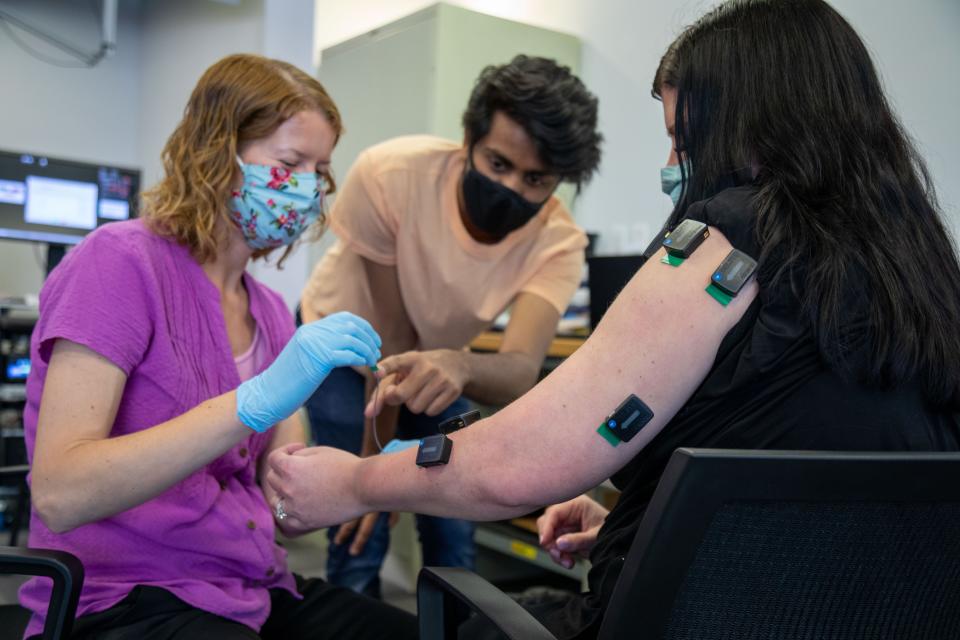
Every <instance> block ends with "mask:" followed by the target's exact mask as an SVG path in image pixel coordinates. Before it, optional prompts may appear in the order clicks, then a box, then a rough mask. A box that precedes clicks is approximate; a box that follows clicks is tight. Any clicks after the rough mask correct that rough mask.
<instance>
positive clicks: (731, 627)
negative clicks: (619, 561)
mask: <svg viewBox="0 0 960 640" xmlns="http://www.w3.org/2000/svg"><path fill="white" fill-rule="evenodd" d="M599 637H600V638H621V637H642V638H666V639H671V640H679V639H686V638H691V639H692V638H715V639H724V640H742V639H747V638H770V639H774V638H776V639H777V640H799V639H804V640H806V639H808V638H809V639H811V640H813V639H817V640H819V639H821V638H842V639H844V640H847V639H861V638H862V639H864V640H867V639H880V638H891V639H894V638H895V639H896V640H912V639H920V638H923V639H928V638H960V454H953V453H929V454H927V453H896V454H887V453H835V452H798V451H739V450H710V449H678V450H677V451H676V452H675V453H674V454H673V457H672V458H671V460H670V463H669V465H668V466H667V469H666V471H665V472H664V474H663V476H662V478H661V481H660V484H659V485H658V487H657V490H656V492H655V494H654V496H653V499H652V500H651V502H650V505H649V507H648V509H647V511H646V513H645V515H644V518H643V521H642V522H641V523H640V527H639V530H638V531H637V535H636V537H635V539H634V542H633V545H632V546H631V549H630V553H629V555H628V556H627V558H626V560H625V562H624V566H623V569H622V572H621V574H620V578H619V580H618V582H617V586H616V587H615V589H614V593H613V595H612V597H611V599H610V602H609V604H608V607H607V612H606V615H605V617H604V620H603V624H602V627H601V630H600V634H599Z"/></svg>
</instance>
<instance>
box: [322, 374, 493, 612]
mask: <svg viewBox="0 0 960 640" xmlns="http://www.w3.org/2000/svg"><path fill="white" fill-rule="evenodd" d="M364 402H365V398H364V380H363V376H361V375H360V374H359V373H357V372H356V371H354V370H353V369H350V368H340V369H334V370H333V372H332V373H331V374H330V375H329V376H327V379H326V380H324V382H323V384H322V385H320V388H319V389H317V391H316V393H314V394H313V396H312V397H311V398H310V399H309V400H308V401H307V404H306V409H307V415H308V416H309V417H310V430H311V431H312V433H313V439H314V442H316V443H317V444H318V445H323V446H326V447H336V448H337V449H343V450H344V451H350V452H352V453H360V446H361V444H362V443H363V409H364ZM469 409H470V407H469V405H468V403H467V401H466V400H465V399H464V398H462V397H461V398H458V399H457V400H456V401H454V403H453V404H451V405H450V406H449V407H447V409H446V410H445V411H443V413H441V414H440V415H438V416H434V417H432V418H431V417H430V416H426V415H423V414H414V413H411V412H410V411H408V410H407V408H406V407H401V409H400V416H399V419H398V421H397V434H396V437H397V438H404V439H408V438H422V437H424V436H428V435H434V434H436V433H438V431H437V424H438V423H440V422H441V421H443V420H445V419H447V418H450V417H452V416H455V415H457V414H460V413H464V412H465V411H468V410H469ZM381 444H384V445H385V444H386V442H383V443H381ZM387 520H388V515H387V514H385V513H382V514H380V517H379V518H378V519H377V524H376V526H375V528H374V531H373V533H372V534H371V535H370V538H369V539H368V540H367V544H366V545H365V546H364V548H363V551H362V552H360V555H358V556H351V555H350V554H349V549H350V541H349V540H348V541H346V542H345V543H343V544H334V542H333V538H334V536H336V534H337V530H338V527H331V528H330V530H329V531H328V533H327V536H328V538H329V540H330V547H329V555H328V557H327V581H328V582H330V583H332V584H336V585H340V586H343V587H347V588H349V589H352V590H354V591H356V592H358V593H363V594H366V595H369V596H372V597H375V598H379V597H380V567H381V566H382V565H383V559H384V558H385V557H386V555H387V548H388V546H389V545H390V526H389V524H388V522H387ZM416 520H417V530H418V532H419V534H420V545H421V547H422V549H423V562H424V564H426V565H429V566H443V567H463V568H465V569H471V570H472V569H473V568H474V560H475V557H476V547H475V545H474V543H473V531H474V524H473V523H472V522H468V521H466V520H455V519H452V518H437V517H434V516H424V515H420V514H417V516H416Z"/></svg>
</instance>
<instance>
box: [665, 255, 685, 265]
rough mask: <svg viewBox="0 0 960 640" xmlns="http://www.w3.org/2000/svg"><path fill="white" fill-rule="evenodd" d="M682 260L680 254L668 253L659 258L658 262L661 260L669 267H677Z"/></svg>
mask: <svg viewBox="0 0 960 640" xmlns="http://www.w3.org/2000/svg"><path fill="white" fill-rule="evenodd" d="M683 261H684V258H681V257H680V256H675V255H672V254H669V253H668V254H666V255H664V256H663V257H662V258H660V262H662V263H663V264H668V265H670V266H671V267H679V266H680V265H682V264H683Z"/></svg>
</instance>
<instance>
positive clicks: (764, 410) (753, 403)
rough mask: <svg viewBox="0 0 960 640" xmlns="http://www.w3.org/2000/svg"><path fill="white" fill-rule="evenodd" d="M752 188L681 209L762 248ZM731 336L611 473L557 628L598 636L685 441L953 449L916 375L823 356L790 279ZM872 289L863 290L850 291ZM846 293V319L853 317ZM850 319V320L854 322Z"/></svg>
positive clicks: (750, 249) (949, 419)
mask: <svg viewBox="0 0 960 640" xmlns="http://www.w3.org/2000/svg"><path fill="white" fill-rule="evenodd" d="M754 194H755V189H754V188H753V187H750V186H747V187H736V188H731V189H727V190H725V191H723V192H721V193H720V194H718V195H717V196H715V197H713V198H711V199H709V200H706V201H703V202H698V203H695V204H693V205H691V206H690V207H689V208H688V210H687V212H686V214H685V217H687V218H692V219H694V220H699V221H701V222H705V223H706V224H708V225H710V226H712V227H715V228H717V229H719V230H720V231H721V232H722V233H723V234H724V236H726V238H727V240H729V241H730V243H731V244H732V245H733V246H734V247H735V248H737V249H740V250H741V251H744V252H745V253H747V254H749V255H751V256H753V257H755V258H759V256H760V247H759V245H758V241H757V236H756V229H755V220H756V215H755V210H754V207H753V205H752V198H753V196H754ZM758 284H759V285H760V291H759V294H758V295H757V297H756V299H755V300H754V301H753V303H752V304H751V305H750V307H749V308H748V310H747V312H746V313H745V314H744V316H743V318H741V320H740V321H739V322H738V323H737V324H736V325H735V326H734V328H733V329H732V330H731V331H730V332H729V333H728V334H727V335H726V336H725V338H724V340H723V341H722V343H721V344H720V348H719V350H718V352H717V358H716V361H715V362H714V365H713V367H712V368H711V369H710V371H709V373H708V374H707V377H706V378H705V379H704V381H703V383H702V384H701V385H700V387H699V388H698V389H697V390H696V391H695V392H694V394H693V396H691V397H690V399H689V400H687V402H686V403H685V404H684V405H683V407H682V408H681V410H680V411H679V412H678V413H677V415H676V416H674V418H673V419H672V420H671V421H670V422H669V423H668V424H667V425H666V426H665V427H664V428H663V430H662V431H661V432H660V434H659V435H658V436H657V437H656V438H654V439H653V441H651V442H650V444H648V445H647V447H646V448H644V449H643V451H641V452H640V453H638V454H637V455H636V456H635V457H634V458H633V459H632V460H631V461H630V462H629V463H627V465H626V466H624V467H623V468H622V469H621V470H620V471H619V472H617V473H616V474H615V475H614V476H613V478H612V480H613V483H614V485H615V486H616V487H617V488H618V489H620V490H621V491H622V494H621V496H620V499H619V502H618V503H617V505H616V507H615V508H614V509H613V511H611V513H610V515H609V516H608V517H607V519H606V522H605V523H604V525H603V527H602V529H601V530H600V534H599V537H598V539H597V543H596V545H595V546H594V548H593V551H592V553H591V556H590V560H591V562H592V564H593V568H592V570H591V571H590V574H589V578H588V581H589V585H590V592H589V593H587V594H584V595H582V596H579V597H577V598H576V599H574V600H572V601H570V602H568V603H567V605H566V606H565V607H563V608H562V610H554V611H553V612H552V613H551V614H550V615H548V616H547V617H546V619H544V620H543V622H544V624H545V625H546V626H547V627H548V628H551V630H554V631H555V633H557V634H558V635H559V636H560V637H568V638H573V637H593V636H595V635H596V632H597V627H598V626H599V621H600V618H601V617H602V613H603V611H602V610H603V607H604V606H605V603H606V602H607V601H608V599H609V597H610V595H611V594H612V591H613V587H614V584H615V582H616V579H617V577H618V576H619V572H620V568H621V565H622V561H623V557H624V556H626V555H627V552H628V551H629V547H630V544H631V543H632V542H633V538H634V536H635V534H636V531H637V526H638V525H639V523H640V520H641V519H642V518H643V514H644V511H645V510H646V507H647V504H648V502H649V500H650V498H651V497H652V496H653V492H654V489H655V488H656V486H657V483H658V481H659V479H660V475H661V474H662V473H663V470H664V468H665V467H666V464H667V461H668V460H669V458H670V456H671V454H672V453H673V451H674V450H675V449H677V448H678V447H711V448H719V449H794V450H834V451H957V450H960V423H958V419H957V416H955V415H954V414H953V413H952V412H951V411H950V410H949V409H947V408H943V407H939V408H938V407H934V406H930V404H929V403H928V402H927V401H926V400H925V399H924V395H923V393H922V391H921V389H920V388H919V387H918V386H915V385H902V386H900V387H897V388H895V389H888V390H880V389H872V388H868V387H866V386H864V385H860V384H856V383H851V382H848V381H846V380H845V379H843V378H842V377H841V376H840V375H838V374H837V373H836V372H833V371H831V370H830V369H829V368H828V367H827V366H826V365H825V363H824V359H823V358H822V357H821V354H820V353H819V350H818V347H817V344H816V342H815V341H814V338H813V333H812V328H811V325H810V323H809V322H808V321H807V320H805V318H804V317H803V316H802V315H801V312H800V302H799V300H798V299H797V297H796V296H795V295H794V293H793V292H792V291H791V287H789V286H783V285H781V286H765V285H764V282H763V281H762V280H759V281H758ZM857 295H860V296H863V295H866V294H864V293H863V292H859V293H852V294H851V296H852V297H854V298H856V296H857ZM857 309H858V304H857V300H856V299H854V300H851V305H850V307H849V309H846V308H845V310H844V311H845V312H847V311H849V314H848V315H849V318H848V319H849V322H850V323H851V324H852V325H855V324H856V322H857V319H856V318H857V317H858V314H857ZM852 330H855V328H853V329H852Z"/></svg>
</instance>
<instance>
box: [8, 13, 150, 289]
mask: <svg viewBox="0 0 960 640" xmlns="http://www.w3.org/2000/svg"><path fill="white" fill-rule="evenodd" d="M0 8H2V9H4V10H5V11H8V12H9V13H12V14H13V15H15V16H17V17H18V18H21V19H22V20H24V21H26V22H28V23H30V24H32V25H36V26H42V27H43V28H45V29H47V30H49V31H50V32H52V33H54V34H57V35H58V36H60V37H62V38H63V39H65V40H67V41H68V42H70V43H71V44H73V45H75V46H76V47H77V48H78V49H81V50H83V51H90V52H91V53H93V52H94V51H96V50H97V48H98V47H99V45H100V19H99V17H97V16H96V15H95V14H94V12H93V9H92V7H91V4H90V3H88V2H78V3H70V2H65V1H64V0H59V1H57V0H34V1H32V2H29V3H27V2H2V3H0ZM11 28H12V29H13V31H14V34H15V35H16V36H17V37H18V38H20V39H21V40H22V41H23V43H24V44H25V45H27V46H30V47H32V48H34V49H36V50H37V51H38V52H39V53H41V54H42V55H45V56H47V57H49V58H52V59H54V60H57V61H63V62H66V63H68V64H72V65H76V64H77V61H76V60H74V59H72V58H70V57H69V56H68V55H67V54H66V53H64V52H61V51H59V50H57V49H54V48H52V47H51V46H49V45H47V44H45V43H44V42H42V41H39V40H37V39H36V38H35V37H33V36H31V35H29V34H25V33H23V32H21V31H19V30H17V29H16V28H14V27H11ZM139 38H140V25H139V9H138V6H137V5H136V4H131V3H121V5H120V11H119V19H118V29H117V51H116V53H115V54H114V55H113V56H111V57H109V58H107V59H105V60H103V61H102V62H101V63H100V64H98V65H97V66H96V67H94V68H92V69H78V68H62V67H57V66H53V65H51V64H47V63H46V62H41V61H40V60H38V59H36V58H35V57H32V56H31V55H29V54H28V53H26V52H25V51H24V50H23V49H21V48H20V47H18V46H17V44H16V43H15V42H14V41H13V40H12V39H11V37H10V34H9V33H8V32H7V31H6V30H0V77H2V78H3V103H2V106H0V148H3V149H5V150H11V151H28V152H34V153H39V154H46V155H50V156H55V157H62V158H66V159H70V160H80V161H87V162H104V163H110V164H119V165H124V166H132V167H136V166H139V165H140V156H139V148H140V145H139V138H140V137H139V127H138V122H137V112H138V110H139V106H140V103H139V95H140V71H139V69H140V62H141V57H140V49H139V46H138V44H137V43H138V40H139ZM43 251H44V250H43V249H42V248H41V247H40V246H39V245H37V244H34V243H31V242H14V241H11V240H0V296H2V295H24V294H28V293H37V292H38V291H39V290H40V286H41V284H42V283H43V277H44V268H43V259H44V255H43Z"/></svg>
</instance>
